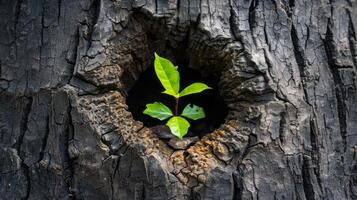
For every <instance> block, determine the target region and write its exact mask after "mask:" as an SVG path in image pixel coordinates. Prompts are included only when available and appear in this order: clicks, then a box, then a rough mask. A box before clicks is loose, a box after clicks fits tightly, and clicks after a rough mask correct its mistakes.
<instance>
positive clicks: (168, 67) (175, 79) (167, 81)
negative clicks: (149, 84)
mask: <svg viewBox="0 0 357 200" xmlns="http://www.w3.org/2000/svg"><path fill="white" fill-rule="evenodd" d="M155 73H156V76H157V78H159V80H160V82H161V84H162V86H164V88H165V91H163V93H165V94H168V95H171V96H174V97H178V95H179V90H180V74H179V72H178V71H177V67H175V66H174V65H173V64H172V62H171V61H169V60H167V59H165V58H162V57H160V56H159V55H157V54H156V53H155Z"/></svg>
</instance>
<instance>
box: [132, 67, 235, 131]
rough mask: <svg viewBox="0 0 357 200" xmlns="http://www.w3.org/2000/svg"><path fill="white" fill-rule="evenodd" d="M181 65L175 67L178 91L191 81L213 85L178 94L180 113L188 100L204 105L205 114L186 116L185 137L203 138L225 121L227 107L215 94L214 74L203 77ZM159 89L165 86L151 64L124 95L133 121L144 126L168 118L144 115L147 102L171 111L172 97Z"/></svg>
mask: <svg viewBox="0 0 357 200" xmlns="http://www.w3.org/2000/svg"><path fill="white" fill-rule="evenodd" d="M174 64H176V63H174ZM183 66H184V65H179V68H178V70H179V72H180V90H182V89H183V88H185V87H186V86H188V85H190V84H191V83H194V82H202V83H205V84H207V85H208V86H210V87H212V88H213V89H211V90H205V91H203V92H201V93H198V94H192V95H188V96H184V97H181V98H180V101H179V113H182V111H183V109H184V107H185V106H186V105H187V104H189V103H193V104H195V105H197V106H200V107H203V109H204V111H205V114H206V117H205V118H203V119H199V120H191V119H188V121H189V122H190V124H191V127H190V128H189V131H188V133H187V135H186V137H192V136H200V137H202V136H204V135H206V134H208V133H211V132H212V131H213V130H215V129H217V128H218V127H219V126H220V125H221V124H223V123H224V120H225V118H226V116H227V114H228V109H227V106H226V104H225V103H224V100H223V98H222V97H221V96H220V95H219V93H218V81H219V80H218V78H217V77H215V76H213V75H206V76H202V75H201V73H200V72H199V71H197V70H194V69H191V68H188V67H183ZM162 91H164V88H163V86H162V85H161V83H160V81H159V80H158V78H157V76H156V74H155V70H154V67H153V66H150V67H149V68H148V69H147V70H146V71H144V72H142V73H141V74H140V77H139V79H138V80H137V81H136V83H135V84H134V86H133V87H132V88H131V89H130V90H129V92H128V96H127V98H126V103H127V105H128V106H129V111H130V112H131V113H132V114H133V117H134V119H135V120H137V121H141V122H143V123H144V125H145V126H146V127H152V126H156V125H164V124H166V122H167V120H164V121H160V120H158V119H155V118H152V117H150V116H148V115H145V114H143V111H144V109H145V108H146V104H147V103H153V102H155V101H157V102H162V103H164V104H165V105H166V106H168V107H169V108H170V109H171V110H172V112H174V108H175V99H174V97H172V96H169V95H166V94H162V93H161V92H162Z"/></svg>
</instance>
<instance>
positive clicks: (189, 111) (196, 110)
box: [181, 104, 206, 120]
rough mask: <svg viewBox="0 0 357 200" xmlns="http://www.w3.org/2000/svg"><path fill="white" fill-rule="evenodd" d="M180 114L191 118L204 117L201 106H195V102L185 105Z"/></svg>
mask: <svg viewBox="0 0 357 200" xmlns="http://www.w3.org/2000/svg"><path fill="white" fill-rule="evenodd" d="M181 115H182V116H184V117H187V118H189V119H193V120H197V119H202V118H205V117H206V115H205V112H204V111H203V108H201V107H199V106H196V105H195V104H187V106H186V107H185V108H184V109H183V112H182V114H181Z"/></svg>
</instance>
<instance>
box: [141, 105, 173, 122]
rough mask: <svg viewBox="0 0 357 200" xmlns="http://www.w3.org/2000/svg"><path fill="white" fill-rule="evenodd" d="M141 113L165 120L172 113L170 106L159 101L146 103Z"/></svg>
mask: <svg viewBox="0 0 357 200" xmlns="http://www.w3.org/2000/svg"><path fill="white" fill-rule="evenodd" d="M143 113H144V114H146V115H149V116H151V117H153V118H157V119H159V120H165V119H167V118H169V117H171V116H172V115H173V114H172V112H171V110H170V108H168V107H167V106H165V105H164V104H162V103H160V102H155V103H149V104H146V109H145V110H144V112H143Z"/></svg>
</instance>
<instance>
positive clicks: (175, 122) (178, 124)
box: [166, 116, 190, 139]
mask: <svg viewBox="0 0 357 200" xmlns="http://www.w3.org/2000/svg"><path fill="white" fill-rule="evenodd" d="M166 125H167V126H168V127H169V128H170V130H171V132H172V134H174V135H176V136H177V137H178V138H180V139H182V137H183V136H184V135H186V133H187V131H188V128H189V127H190V123H189V122H188V121H187V120H186V119H185V118H183V117H179V116H174V117H171V119H169V121H168V122H167V123H166Z"/></svg>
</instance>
